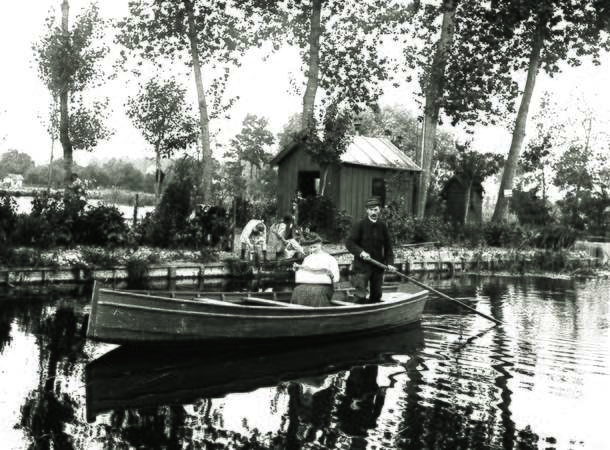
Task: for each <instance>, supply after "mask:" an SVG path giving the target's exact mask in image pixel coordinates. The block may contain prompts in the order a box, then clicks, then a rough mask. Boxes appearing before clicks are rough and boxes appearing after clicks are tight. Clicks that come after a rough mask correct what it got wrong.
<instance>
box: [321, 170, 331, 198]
mask: <svg viewBox="0 0 610 450" xmlns="http://www.w3.org/2000/svg"><path fill="white" fill-rule="evenodd" d="M328 167H329V166H324V167H322V177H321V179H320V196H322V197H324V191H325V190H326V180H327V178H328Z"/></svg>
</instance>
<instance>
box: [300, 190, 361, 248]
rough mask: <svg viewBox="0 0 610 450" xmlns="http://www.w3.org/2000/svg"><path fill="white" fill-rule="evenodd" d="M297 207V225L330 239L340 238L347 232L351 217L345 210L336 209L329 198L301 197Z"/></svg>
mask: <svg viewBox="0 0 610 450" xmlns="http://www.w3.org/2000/svg"><path fill="white" fill-rule="evenodd" d="M298 207H299V226H301V227H303V228H308V229H309V230H311V231H315V232H317V233H318V234H320V235H322V236H324V237H325V238H327V239H331V240H340V239H342V238H344V237H346V236H347V234H348V233H349V229H350V228H351V223H352V217H351V216H350V215H348V214H347V213H346V212H345V211H338V210H337V207H336V206H335V204H334V203H333V201H332V200H331V199H329V198H327V197H323V196H317V197H308V198H304V199H301V200H300V201H299V205H298Z"/></svg>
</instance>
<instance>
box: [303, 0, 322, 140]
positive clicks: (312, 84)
mask: <svg viewBox="0 0 610 450" xmlns="http://www.w3.org/2000/svg"><path fill="white" fill-rule="evenodd" d="M321 13H322V0H312V3H311V29H310V32H309V67H308V69H307V87H306V88H305V94H304V95H303V117H302V119H301V126H302V128H303V130H307V129H309V128H310V127H311V126H312V125H313V120H314V107H315V103H316V91H317V90H318V82H319V73H320V35H321V34H322V28H321V26H320V16H321Z"/></svg>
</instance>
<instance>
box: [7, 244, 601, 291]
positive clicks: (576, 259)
mask: <svg viewBox="0 0 610 450" xmlns="http://www.w3.org/2000/svg"><path fill="white" fill-rule="evenodd" d="M325 250H326V251H327V252H329V253H331V254H333V255H335V257H336V258H337V261H338V262H339V265H340V267H341V269H342V271H343V273H349V267H350V265H351V262H352V260H353V257H352V255H351V254H349V253H348V252H346V251H345V247H344V246H343V245H342V244H328V245H325ZM4 253H5V255H4V257H3V260H2V262H0V284H8V285H16V284H31V283H45V282H51V283H62V282H89V281H92V280H104V281H117V280H126V279H130V278H132V277H134V276H140V277H146V278H148V279H184V278H194V279H203V278H211V277H214V278H222V277H244V276H257V275H258V276H260V275H274V274H282V273H286V272H287V271H289V270H290V266H289V265H285V264H284V265H282V264H281V261H278V262H270V263H269V264H258V265H256V264H254V263H249V262H245V261H240V260H239V258H238V255H237V254H235V253H229V252H210V251H209V250H203V251H195V250H167V249H155V248H139V249H137V250H134V249H124V248H121V249H116V250H107V249H103V248H96V247H76V248H72V249H53V250H47V251H39V250H33V249H13V250H11V251H10V254H7V252H6V251H5V252H4ZM395 253H396V265H397V267H398V268H399V270H401V271H402V272H403V273H420V272H448V273H449V275H453V274H454V273H456V272H468V273H472V272H475V273H484V272H485V273H487V272H491V273H498V272H506V273H509V274H513V275H514V274H521V275H525V274H544V273H547V274H549V275H550V276H561V277H571V276H596V275H597V274H602V275H603V273H604V271H605V270H607V269H608V267H607V262H605V263H604V262H603V261H602V260H601V259H599V258H596V257H594V256H591V254H590V252H588V251H587V250H586V249H571V250H562V251H548V250H541V249H507V248H495V247H479V248H474V249H472V248H465V247H436V246H433V245H430V246H420V247H414V246H402V247H400V246H399V247H397V248H396V249H395ZM134 273H135V275H134Z"/></svg>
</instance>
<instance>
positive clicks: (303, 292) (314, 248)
mask: <svg viewBox="0 0 610 450" xmlns="http://www.w3.org/2000/svg"><path fill="white" fill-rule="evenodd" d="M381 207H382V204H381V200H380V199H379V198H378V197H371V198H370V199H369V200H368V201H367V202H366V205H365V208H366V216H365V217H364V218H363V219H361V220H359V221H358V222H356V223H355V224H354V225H353V226H352V229H351V232H350V235H349V237H348V238H347V240H346V242H345V247H346V248H347V250H348V251H349V252H350V253H351V254H352V255H353V256H354V262H353V264H352V275H351V283H352V286H353V287H354V296H355V297H356V299H357V302H358V303H375V302H379V301H381V295H382V285H383V275H384V268H382V267H380V266H379V264H375V263H381V265H382V266H385V267H386V268H387V270H389V271H395V270H396V268H395V267H394V266H393V264H394V252H393V249H392V241H391V238H390V234H389V232H388V227H387V225H386V224H385V222H383V221H382V220H381ZM271 234H272V236H273V238H272V239H270V241H271V242H272V243H273V244H272V245H271V246H270V247H271V249H272V251H273V252H274V253H275V256H276V257H278V258H281V257H287V258H295V259H297V260H298V261H301V259H302V262H300V263H298V262H295V263H294V264H293V269H294V271H295V283H296V286H295V288H294V290H293V293H292V300H291V302H292V303H296V304H301V305H307V306H330V305H331V299H332V296H333V292H334V286H335V284H336V283H337V282H338V281H339V277H340V275H339V265H338V263H337V260H336V259H335V258H334V257H333V256H332V255H330V254H328V253H327V252H325V251H324V250H323V247H322V239H321V238H320V236H319V235H317V234H316V233H308V234H306V235H304V236H302V237H301V239H300V241H298V240H297V230H296V227H295V223H294V219H293V217H292V216H285V217H284V219H283V221H282V223H281V224H277V225H274V226H272V227H271ZM270 238H271V236H270ZM240 244H241V258H242V259H245V257H246V252H253V251H254V250H255V249H257V248H260V249H261V251H262V254H263V258H264V259H265V260H266V259H267V248H268V246H267V227H266V226H265V224H264V222H263V221H261V220H257V219H253V220H251V221H250V222H248V224H247V225H246V226H245V227H244V229H243V231H242V234H241V236H240ZM367 288H368V289H367ZM367 291H370V295H369V296H368V297H367V293H368V292H367Z"/></svg>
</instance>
